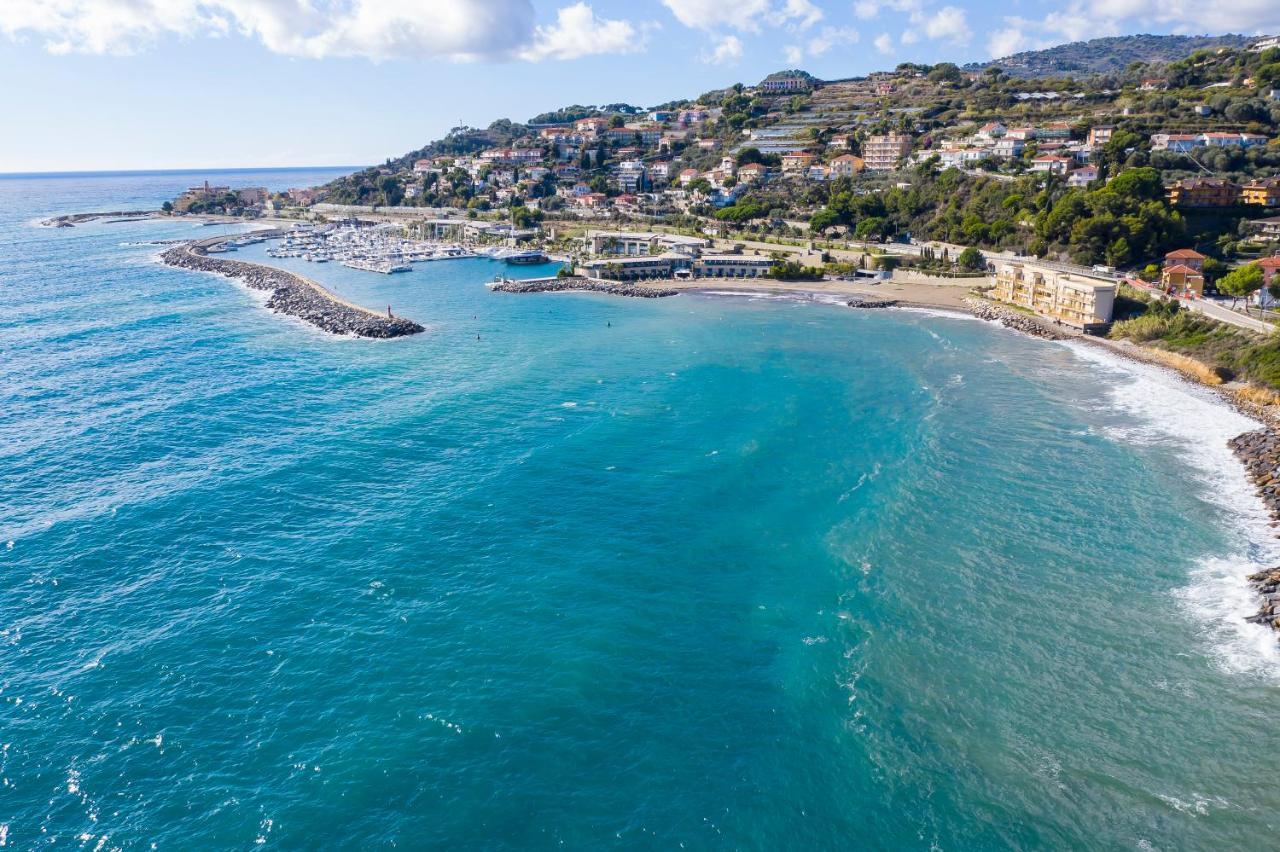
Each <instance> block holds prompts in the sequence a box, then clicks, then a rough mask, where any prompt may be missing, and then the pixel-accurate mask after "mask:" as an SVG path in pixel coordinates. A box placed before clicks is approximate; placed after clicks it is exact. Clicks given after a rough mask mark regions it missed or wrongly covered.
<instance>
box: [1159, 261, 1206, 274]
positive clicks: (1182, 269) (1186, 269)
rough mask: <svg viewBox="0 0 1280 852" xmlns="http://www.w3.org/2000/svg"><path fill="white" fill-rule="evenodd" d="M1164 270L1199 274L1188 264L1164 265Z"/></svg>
mask: <svg viewBox="0 0 1280 852" xmlns="http://www.w3.org/2000/svg"><path fill="white" fill-rule="evenodd" d="M1164 271H1165V272H1180V273H1182V274H1183V275H1199V274H1200V272H1199V270H1196V269H1192V268H1191V267H1190V266H1183V265H1182V264H1181V263H1179V264H1178V265H1177V266H1166V267H1165V269H1164Z"/></svg>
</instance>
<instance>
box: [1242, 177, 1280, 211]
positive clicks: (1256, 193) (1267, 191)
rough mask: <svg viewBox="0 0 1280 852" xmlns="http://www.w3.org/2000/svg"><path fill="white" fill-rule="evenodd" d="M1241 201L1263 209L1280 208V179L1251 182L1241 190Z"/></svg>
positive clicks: (1262, 179)
mask: <svg viewBox="0 0 1280 852" xmlns="http://www.w3.org/2000/svg"><path fill="white" fill-rule="evenodd" d="M1240 196H1241V201H1243V202H1244V203H1245V204H1257V205H1259V206H1261V207H1280V178H1274V177H1271V178H1261V179H1259V180H1251V181H1249V182H1248V183H1246V184H1245V185H1244V186H1242V187H1241V188H1240Z"/></svg>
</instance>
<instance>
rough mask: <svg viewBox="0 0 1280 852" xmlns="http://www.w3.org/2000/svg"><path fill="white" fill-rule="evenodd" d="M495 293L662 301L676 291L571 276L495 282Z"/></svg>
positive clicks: (493, 287)
mask: <svg viewBox="0 0 1280 852" xmlns="http://www.w3.org/2000/svg"><path fill="white" fill-rule="evenodd" d="M489 289H490V290H493V291H494V292H495V293H564V292H569V291H584V292H589V293H609V294H610V295H613V296H629V297H631V298H634V299H660V298H662V297H663V296H674V295H676V293H677V291H676V290H666V289H662V288H659V287H645V286H643V285H641V284H632V283H630V282H627V281H602V280H600V279H597V278H583V277H580V276H576V275H571V276H569V277H567V278H533V279H529V280H526V281H515V280H511V279H507V280H503V281H495V282H494V283H492V284H490V285H489Z"/></svg>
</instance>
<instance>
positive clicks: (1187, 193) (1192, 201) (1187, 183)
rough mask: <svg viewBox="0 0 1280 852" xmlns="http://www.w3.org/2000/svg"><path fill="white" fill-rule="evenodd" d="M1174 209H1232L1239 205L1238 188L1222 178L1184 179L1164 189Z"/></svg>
mask: <svg viewBox="0 0 1280 852" xmlns="http://www.w3.org/2000/svg"><path fill="white" fill-rule="evenodd" d="M1165 197H1166V198H1167V199H1168V200H1169V203H1170V204H1172V205H1174V206H1175V207H1232V206H1234V205H1236V204H1239V203H1240V187H1239V186H1238V185H1236V184H1234V183H1232V182H1231V181H1229V180H1224V179H1222V178H1186V179H1184V180H1180V181H1178V182H1177V183H1174V184H1172V185H1171V186H1168V187H1166V188H1165Z"/></svg>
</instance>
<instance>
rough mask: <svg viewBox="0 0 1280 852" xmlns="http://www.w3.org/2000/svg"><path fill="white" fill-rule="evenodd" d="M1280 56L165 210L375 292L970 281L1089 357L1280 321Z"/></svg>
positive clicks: (516, 128)
mask: <svg viewBox="0 0 1280 852" xmlns="http://www.w3.org/2000/svg"><path fill="white" fill-rule="evenodd" d="M1272 42H1274V39H1259V40H1257V41H1256V42H1254V43H1252V44H1249V45H1247V46H1245V47H1241V48H1239V49H1231V48H1220V49H1217V50H1212V49H1206V50H1201V51H1197V52H1196V53H1193V54H1191V55H1190V56H1188V57H1186V59H1184V60H1180V61H1177V62H1171V63H1150V64H1143V63H1135V64H1134V65H1133V66H1131V67H1130V68H1128V69H1127V70H1125V71H1124V72H1121V73H1116V74H1110V75H1101V76H1091V77H1079V78H1077V77H1069V76H1066V77H1060V78H1056V77H1050V78H1046V77H1025V78H1024V77H1017V76H1011V75H1009V74H1006V73H1004V72H1003V71H1002V70H1001V69H1000V68H999V67H997V66H987V67H976V66H975V67H965V68H961V67H957V66H956V65H953V64H950V63H942V64H940V65H935V66H924V65H915V64H911V63H903V64H901V65H899V66H897V68H895V69H894V70H893V71H886V72H880V73H875V74H871V75H868V76H866V77H858V78H849V79H842V80H827V81H824V80H818V79H816V78H814V77H813V76H811V75H809V74H808V73H806V72H804V71H800V70H788V71H782V72H778V73H776V74H772V75H769V76H768V77H766V78H765V79H764V80H761V81H760V82H758V83H756V84H755V85H741V84H738V85H734V86H731V87H728V88H726V89H722V90H717V91H712V92H707V93H704V94H702V95H700V96H699V97H697V98H694V99H690V100H677V101H672V102H669V103H666V104H661V105H658V106H655V107H652V108H641V107H636V106H632V105H628V104H609V105H604V106H578V105H575V106H570V107H565V108H563V109H559V110H556V111H554V112H551V113H545V114H542V115H539V116H535V117H533V118H531V119H530V120H529V121H528V122H526V123H517V122H513V121H509V120H505V119H504V120H501V121H496V122H494V123H493V124H491V125H490V126H489V127H487V128H484V129H479V128H470V127H458V128H455V129H454V130H453V131H451V132H450V133H449V134H448V135H447V136H446V137H444V138H443V139H440V140H438V141H436V142H433V143H431V144H429V145H427V146H425V147H423V148H421V149H419V150H416V151H413V152H410V153H409V154H406V155H405V156H402V157H399V158H397V159H392V160H388V161H386V162H385V163H384V164H383V165H381V166H378V167H373V168H370V169H366V170H364V171H361V172H357V173H356V174H354V175H351V176H349V177H347V178H343V179H341V180H338V181H335V182H333V183H331V184H329V185H326V186H322V187H298V188H295V189H290V190H288V191H287V192H283V193H269V192H267V191H266V190H265V189H261V188H253V187H246V188H235V189H233V188H230V187H225V186H210V185H209V184H207V183H206V184H204V185H202V186H196V187H192V188H191V189H189V190H188V191H186V192H185V193H183V194H182V195H181V196H179V197H178V198H177V199H175V200H174V201H173V202H172V203H171V204H169V205H166V210H168V211H169V212H171V213H172V214H174V215H192V214H202V215H208V214H213V213H225V214H230V215H236V216H244V217H248V218H255V217H271V218H274V219H289V220H300V221H303V222H306V223H307V224H308V226H309V227H308V229H307V230H305V231H302V232H299V233H297V234H295V235H294V236H291V237H290V238H288V239H287V240H284V241H282V242H281V243H280V244H279V245H278V246H277V247H276V248H273V250H272V251H273V253H275V254H277V255H278V256H288V257H299V258H302V259H304V260H310V261H314V262H318V263H324V262H329V261H334V262H338V263H344V264H346V265H348V266H352V267H354V268H358V269H368V270H370V271H378V272H395V271H400V270H403V269H406V268H409V267H410V266H411V265H412V264H414V263H418V262H425V261H435V260H447V259H452V258H462V257H471V256H475V255H476V254H488V255H492V256H496V257H498V258H499V259H506V260H508V261H509V262H512V263H526V262H537V261H541V260H545V259H546V258H547V257H550V258H553V259H556V260H559V261H561V262H562V263H564V264H566V265H567V268H569V269H571V270H572V271H573V274H577V275H582V276H586V277H589V278H597V279H601V280H620V281H632V280H648V281H660V280H678V279H695V280H696V279H703V278H706V279H717V278H734V279H747V278H751V279H767V278H783V279H786V278H791V279H795V280H821V279H822V278H823V277H828V278H833V277H839V278H846V279H854V278H860V279H864V280H867V281H879V280H884V279H892V278H894V277H896V276H903V275H910V276H914V278H916V279H929V278H930V277H932V278H935V279H938V280H949V281H951V282H952V283H954V281H955V280H956V279H958V278H959V279H965V278H971V279H973V284H974V286H975V287H976V288H981V289H982V290H983V291H984V292H985V294H986V295H987V296H988V297H989V298H991V299H995V300H999V301H1002V302H1005V303H1008V304H1009V305H1012V306H1016V307H1017V308H1019V309H1023V310H1026V311H1029V312H1032V313H1036V314H1040V315H1042V316H1044V317H1047V318H1050V319H1052V320H1053V321H1054V322H1055V323H1061V324H1064V325H1066V326H1070V327H1074V328H1077V329H1080V330H1083V331H1088V332H1099V331H1102V330H1105V329H1106V327H1107V325H1108V324H1109V323H1110V322H1111V321H1112V319H1113V310H1115V309H1117V308H1116V306H1118V305H1121V304H1122V303H1125V301H1126V300H1125V299H1124V298H1122V296H1123V295H1124V294H1125V293H1127V292H1130V290H1128V289H1126V288H1133V289H1137V290H1139V291H1141V293H1142V294H1143V295H1142V298H1175V299H1178V300H1180V301H1182V302H1185V303H1188V304H1191V303H1208V302H1210V301H1214V303H1215V304H1219V302H1226V303H1227V304H1228V305H1229V307H1226V308H1223V311H1224V314H1228V315H1230V314H1240V315H1241V316H1246V317H1247V316H1248V312H1249V310H1250V306H1252V308H1253V309H1254V310H1255V311H1257V312H1262V309H1263V308H1267V307H1269V306H1270V305H1271V304H1272V303H1275V302H1277V301H1280V285H1277V286H1274V287H1273V282H1274V281H1275V270H1276V267H1277V266H1278V265H1280V261H1278V260H1277V258H1278V257H1280V215H1277V214H1280V142H1278V141H1277V140H1278V137H1280V46H1276V45H1275V44H1273V43H1272ZM1255 268H1256V270H1257V271H1258V275H1255V274H1254V272H1253V270H1254V269H1255ZM1242 269H1245V270H1246V271H1247V272H1248V274H1247V275H1235V276H1233V273H1234V272H1236V271H1238V270H1242ZM1259 276H1260V277H1259ZM1244 279H1248V280H1247V281H1244ZM1241 281H1244V283H1240V282H1241ZM1264 315H1265V314H1264ZM1228 321H1232V320H1231V319H1230V316H1228ZM1241 321H1243V320H1241Z"/></svg>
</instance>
